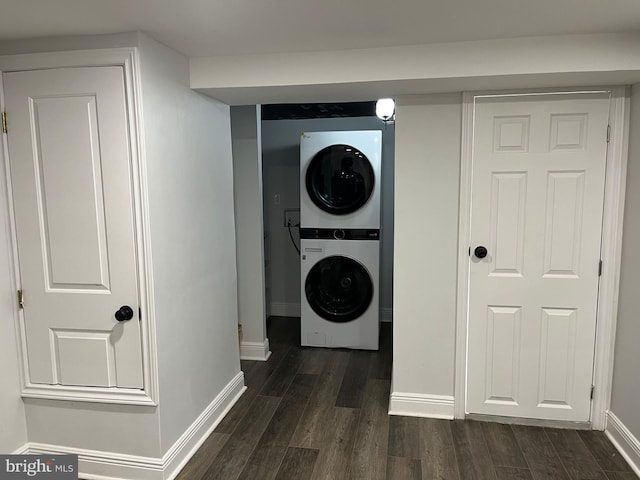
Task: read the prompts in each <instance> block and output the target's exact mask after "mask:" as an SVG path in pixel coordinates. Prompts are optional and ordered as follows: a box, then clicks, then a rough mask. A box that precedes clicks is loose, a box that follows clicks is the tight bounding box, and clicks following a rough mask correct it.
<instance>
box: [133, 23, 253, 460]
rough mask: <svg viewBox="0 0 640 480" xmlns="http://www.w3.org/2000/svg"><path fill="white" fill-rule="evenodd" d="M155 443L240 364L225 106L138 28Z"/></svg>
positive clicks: (181, 427)
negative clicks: (196, 86) (154, 352)
mask: <svg viewBox="0 0 640 480" xmlns="http://www.w3.org/2000/svg"><path fill="white" fill-rule="evenodd" d="M140 66H141V78H142V97H143V98H142V102H143V105H144V109H143V115H144V129H145V132H144V133H145V143H146V157H147V158H146V163H147V179H148V199H149V216H150V222H149V224H150V229H151V250H152V261H153V273H154V275H153V277H154V298H155V317H156V329H157V330H156V336H157V348H158V370H159V380H160V401H159V409H160V435H161V451H162V454H164V453H166V452H167V451H168V450H169V448H170V447H171V446H172V445H173V443H174V442H175V441H176V440H177V439H178V438H179V437H180V435H182V434H183V433H184V432H185V431H186V430H187V428H188V427H189V426H190V425H191V424H192V423H193V422H194V421H195V420H196V419H197V418H198V416H199V415H200V414H201V413H202V412H203V411H204V410H205V409H206V408H207V407H208V406H209V404H210V403H211V402H212V401H213V400H214V399H215V398H216V397H217V395H218V394H219V393H220V392H222V390H223V389H224V388H225V387H226V386H227V384H228V383H229V382H230V381H231V380H232V379H233V378H234V376H235V375H236V374H237V373H238V372H239V371H240V358H239V351H238V340H237V324H238V306H237V296H236V295H237V278H236V258H235V248H236V247H235V233H234V232H235V228H234V218H233V170H232V168H233V165H232V158H231V124H230V116H229V107H228V106H227V105H224V104H221V103H220V102H217V101H215V100H213V99H211V98H209V97H205V96H203V95H201V94H198V93H196V92H194V91H192V90H191V89H190V88H189V71H188V62H187V59H186V57H184V56H182V55H180V54H178V53H176V52H175V51H173V50H170V49H169V48H167V47H165V46H163V45H161V44H159V43H158V42H156V41H154V40H153V39H151V38H150V37H147V36H144V35H141V40H140Z"/></svg>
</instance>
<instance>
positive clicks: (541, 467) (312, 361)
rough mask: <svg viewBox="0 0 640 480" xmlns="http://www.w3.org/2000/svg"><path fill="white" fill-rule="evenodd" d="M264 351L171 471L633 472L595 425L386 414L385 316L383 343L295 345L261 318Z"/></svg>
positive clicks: (554, 475)
mask: <svg viewBox="0 0 640 480" xmlns="http://www.w3.org/2000/svg"><path fill="white" fill-rule="evenodd" d="M267 325H268V329H269V341H270V345H271V350H272V352H273V354H272V356H271V358H270V359H269V361H267V362H251V361H243V362H242V369H243V371H244V372H245V383H246V385H247V387H248V388H247V391H246V392H245V393H244V395H243V396H242V397H241V398H240V400H239V401H238V402H237V403H236V405H235V406H234V407H233V408H232V409H231V411H230V412H229V413H228V414H227V416H226V417H225V418H224V420H223V421H222V422H221V423H220V424H219V425H218V427H217V428H216V429H215V431H214V432H213V433H212V434H211V436H210V437H209V438H208V439H207V440H206V441H205V443H204V444H203V445H202V447H200V449H199V450H198V452H197V453H196V454H195V455H194V457H193V458H192V459H191V461H189V463H187V465H186V466H185V468H184V469H183V471H182V472H181V473H180V475H179V476H178V477H177V480H213V479H224V480H236V479H243V480H273V479H276V480H306V479H313V480H315V479H318V480H325V479H339V480H351V479H353V480H377V479H381V480H382V479H388V480H396V479H399V480H412V479H416V480H472V479H475V480H591V479H593V480H634V479H636V476H635V475H634V474H633V473H632V471H631V469H630V468H629V466H628V465H627V464H626V463H625V461H624V459H623V458H622V457H621V456H620V455H619V454H618V452H617V451H616V450H615V448H614V447H613V446H612V445H611V443H610V442H609V440H608V439H607V438H606V436H605V435H604V433H602V432H592V431H574V430H557V429H550V428H538V427H529V426H518V425H502V424H497V423H484V422H477V421H471V420H465V421H459V420H456V421H449V420H435V419H429V418H416V417H401V416H389V415H387V410H388V402H389V389H390V379H391V344H392V342H391V325H390V324H382V327H381V348H380V351H379V352H367V351H355V350H354V351H349V350H343V349H335V350H332V349H316V348H303V347H300V322H299V319H296V318H286V317H274V318H270V319H269V321H268V324H267Z"/></svg>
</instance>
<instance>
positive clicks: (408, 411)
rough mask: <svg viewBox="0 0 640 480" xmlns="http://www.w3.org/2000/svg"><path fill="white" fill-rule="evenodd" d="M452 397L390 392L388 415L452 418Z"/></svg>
mask: <svg viewBox="0 0 640 480" xmlns="http://www.w3.org/2000/svg"><path fill="white" fill-rule="evenodd" d="M453 410H454V409H453V397H451V396H448V395H427V394H418V393H401V392H393V393H391V401H390V402H389V415H406V416H409V417H427V418H445V419H448V420H453V415H454V411H453Z"/></svg>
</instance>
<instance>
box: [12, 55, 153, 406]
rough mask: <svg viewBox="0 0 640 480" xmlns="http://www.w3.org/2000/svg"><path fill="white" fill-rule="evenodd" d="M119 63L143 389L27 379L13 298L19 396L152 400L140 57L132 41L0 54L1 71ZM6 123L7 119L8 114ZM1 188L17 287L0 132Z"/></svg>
mask: <svg viewBox="0 0 640 480" xmlns="http://www.w3.org/2000/svg"><path fill="white" fill-rule="evenodd" d="M98 66H120V67H122V68H123V73H124V83H125V92H126V109H127V120H128V131H129V150H130V155H131V159H130V160H131V176H132V190H133V203H134V212H133V215H134V218H135V237H136V244H135V250H136V252H135V254H136V259H137V273H138V291H139V299H138V301H139V305H140V307H141V318H140V322H141V336H142V346H141V352H142V372H143V389H142V390H139V389H132V388H102V387H81V386H64V385H43V384H35V383H32V382H31V381H30V380H29V373H28V368H27V366H28V361H27V356H26V336H25V329H24V317H23V313H22V311H21V310H19V309H18V305H17V302H14V304H13V317H14V321H15V327H16V343H17V347H18V355H19V356H20V361H19V362H18V363H19V365H20V375H19V376H20V383H21V392H22V397H29V398H46V399H56V400H71V401H81V402H98V403H115V404H131V405H154V406H155V405H157V404H158V397H159V389H158V362H157V355H156V341H155V338H156V326H155V315H154V302H153V284H152V280H153V277H152V268H151V256H150V252H151V249H150V242H149V238H150V229H149V211H148V201H147V196H146V192H147V186H146V164H145V161H144V159H145V148H144V137H143V134H142V132H143V124H142V115H141V94H140V92H141V81H140V60H139V54H138V49H137V48H136V47H125V48H108V49H95V50H76V51H64V52H47V53H30V54H21V55H6V56H0V75H1V74H2V73H3V72H16V71H25V70H45V69H52V68H71V67H98ZM2 87H3V85H2V79H1V76H0V110H1V111H5V98H4V91H3V88H2ZM8 123H9V125H10V123H11V119H10V118H9V119H8ZM0 137H1V138H2V140H1V143H2V148H0V177H1V178H0V194H2V195H4V198H5V201H6V207H5V208H6V211H5V214H6V216H7V224H6V225H5V227H6V229H7V230H6V231H7V232H8V235H9V242H10V244H11V245H9V251H10V256H11V259H10V266H9V269H10V277H11V278H10V283H11V288H12V289H13V291H14V292H16V291H17V290H18V288H19V285H21V284H22V283H21V279H20V272H19V268H18V250H17V235H16V229H15V218H14V209H13V194H12V190H11V172H10V166H9V150H8V145H7V135H6V134H0Z"/></svg>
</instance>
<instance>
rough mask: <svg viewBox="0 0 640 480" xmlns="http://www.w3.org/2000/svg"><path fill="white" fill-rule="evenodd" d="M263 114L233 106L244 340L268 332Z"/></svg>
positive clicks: (253, 107) (260, 337)
mask: <svg viewBox="0 0 640 480" xmlns="http://www.w3.org/2000/svg"><path fill="white" fill-rule="evenodd" d="M260 116H261V111H260V107H259V106H256V105H249V106H242V107H231V140H232V148H233V197H234V206H235V223H236V264H237V266H238V321H239V322H240V324H242V342H243V343H245V342H251V343H263V342H264V340H265V338H266V336H267V327H266V318H267V311H266V305H265V299H264V293H265V285H264V241H263V235H264V233H263V228H262V223H263V222H262V214H263V210H262V149H261V146H260V140H261V139H260V137H261V135H260V122H261V119H260ZM241 354H242V352H241Z"/></svg>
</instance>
